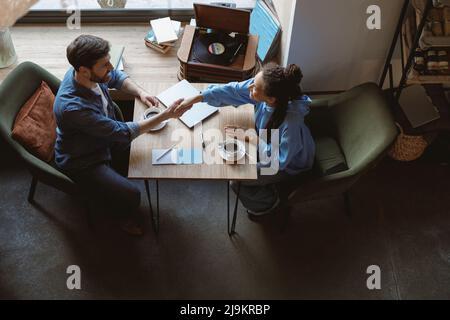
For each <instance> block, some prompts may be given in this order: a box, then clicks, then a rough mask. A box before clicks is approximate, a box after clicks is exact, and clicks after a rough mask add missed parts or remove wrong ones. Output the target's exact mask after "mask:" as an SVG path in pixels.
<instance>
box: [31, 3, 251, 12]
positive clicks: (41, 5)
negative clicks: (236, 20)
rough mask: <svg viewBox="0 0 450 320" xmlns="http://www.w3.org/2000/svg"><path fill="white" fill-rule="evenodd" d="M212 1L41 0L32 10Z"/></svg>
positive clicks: (179, 6) (143, 7)
mask: <svg viewBox="0 0 450 320" xmlns="http://www.w3.org/2000/svg"><path fill="white" fill-rule="evenodd" d="M255 1H256V0H236V1H230V0H218V1H216V2H232V3H235V4H236V6H237V8H253V7H254V6H255ZM194 2H197V3H211V2H214V1H210V0H59V1H58V0H56V1H55V0H40V1H39V2H38V3H37V4H35V5H34V6H33V7H32V9H31V10H35V11H37V10H61V9H66V8H67V7H75V8H80V9H81V10H95V9H118V8H119V9H120V8H124V9H141V10H149V9H150V10H151V9H155V10H156V9H192V4H193V3H194Z"/></svg>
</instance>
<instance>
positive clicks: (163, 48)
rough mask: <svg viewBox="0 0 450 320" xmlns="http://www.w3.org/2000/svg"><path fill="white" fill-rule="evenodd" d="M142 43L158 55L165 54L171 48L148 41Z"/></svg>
mask: <svg viewBox="0 0 450 320" xmlns="http://www.w3.org/2000/svg"><path fill="white" fill-rule="evenodd" d="M144 42H145V45H146V46H147V47H149V48H150V49H153V50H156V51H158V52H160V53H167V52H168V51H169V50H170V48H172V47H170V46H161V45H159V44H155V43H153V42H150V41H144Z"/></svg>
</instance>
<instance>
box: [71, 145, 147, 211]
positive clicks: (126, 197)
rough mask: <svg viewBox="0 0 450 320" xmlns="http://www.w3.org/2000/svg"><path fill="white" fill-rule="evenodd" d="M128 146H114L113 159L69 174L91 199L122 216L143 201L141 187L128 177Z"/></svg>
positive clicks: (133, 209)
mask: <svg viewBox="0 0 450 320" xmlns="http://www.w3.org/2000/svg"><path fill="white" fill-rule="evenodd" d="M128 159H129V149H128V150H123V148H122V149H121V150H115V151H114V152H113V153H112V161H111V163H105V162H103V163H99V164H96V165H93V166H91V167H89V168H87V169H84V170H81V171H79V172H76V173H70V172H68V173H67V174H68V175H69V177H70V178H71V179H73V180H74V181H75V183H77V184H78V185H79V187H80V188H81V190H82V192H83V193H84V194H85V196H87V198H88V199H89V200H92V201H94V202H95V203H96V204H99V205H101V206H102V207H103V208H106V209H109V210H111V211H113V213H115V214H117V215H119V216H122V217H123V216H126V215H134V214H136V212H137V210H138V208H139V206H140V203H141V192H140V190H139V188H138V187H137V186H136V185H135V184H134V183H133V182H132V181H130V180H128V179H127V178H126V176H127V175H128Z"/></svg>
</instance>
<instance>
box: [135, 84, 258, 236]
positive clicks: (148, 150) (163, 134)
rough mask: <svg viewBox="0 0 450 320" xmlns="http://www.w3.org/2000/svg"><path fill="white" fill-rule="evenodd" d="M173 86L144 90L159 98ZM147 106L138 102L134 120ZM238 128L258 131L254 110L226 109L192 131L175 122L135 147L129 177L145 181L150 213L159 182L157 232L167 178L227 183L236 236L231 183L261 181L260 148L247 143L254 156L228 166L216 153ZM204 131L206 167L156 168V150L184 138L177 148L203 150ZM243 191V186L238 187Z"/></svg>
mask: <svg viewBox="0 0 450 320" xmlns="http://www.w3.org/2000/svg"><path fill="white" fill-rule="evenodd" d="M193 85H194V86H195V87H196V88H197V89H199V90H203V89H204V88H205V87H206V86H207V85H206V84H193ZM170 86H171V84H170V83H148V84H144V87H145V88H146V89H147V90H148V92H149V93H150V94H152V95H157V94H158V93H160V92H162V91H163V90H165V89H167V88H169V87H170ZM145 109H146V106H144V104H143V103H142V102H141V101H139V100H136V102H135V107H134V121H139V120H141V119H142V116H143V113H144V111H145ZM227 125H235V126H239V127H242V128H245V129H254V127H255V120H254V107H253V105H245V106H241V107H239V108H234V107H224V108H220V109H219V111H218V112H217V113H216V114H214V115H212V116H211V117H209V118H208V119H206V120H204V121H203V124H200V125H198V126H196V127H195V128H194V129H189V128H188V127H187V126H185V125H184V124H183V123H182V122H181V121H180V120H178V119H172V120H170V121H169V123H168V124H167V125H166V126H165V127H164V128H163V129H162V130H160V131H157V132H152V133H147V134H143V135H141V136H140V137H138V138H137V139H135V140H134V141H133V142H132V144H131V152H130V165H129V171H128V177H129V178H130V179H139V180H144V182H145V185H146V191H147V197H148V200H149V204H150V211H151V213H152V216H153V210H152V205H151V200H150V192H149V185H148V180H149V179H155V180H156V196H157V205H156V216H154V217H153V222H154V226H155V228H156V230H158V225H159V180H163V179H166V180H167V179H173V180H175V179H192V180H224V181H226V183H227V190H228V192H227V196H228V206H227V213H228V232H229V234H230V235H231V234H233V233H234V228H235V223H236V213H237V204H238V199H237V198H236V203H235V207H234V213H233V220H232V224H231V228H230V217H229V214H230V210H229V207H230V206H229V181H230V180H235V181H243V180H256V179H257V168H256V160H255V159H257V148H256V146H255V145H254V144H251V143H247V144H246V148H247V151H248V153H249V155H250V157H245V159H243V160H242V161H241V162H239V164H227V163H226V161H224V160H222V159H221V158H220V156H219V154H218V152H216V150H217V147H218V144H219V143H220V142H222V141H223V140H224V139H225V134H224V132H225V130H224V128H225V126H227ZM202 130H203V136H204V141H205V144H206V148H205V149H204V150H203V160H204V161H203V164H198V165H152V149H165V148H170V147H171V146H172V145H173V144H174V143H175V142H177V141H179V140H180V139H181V137H182V138H183V139H182V140H181V142H180V143H179V144H178V145H177V147H182V148H198V149H202V144H201V138H200V135H201V132H202ZM238 189H239V187H238Z"/></svg>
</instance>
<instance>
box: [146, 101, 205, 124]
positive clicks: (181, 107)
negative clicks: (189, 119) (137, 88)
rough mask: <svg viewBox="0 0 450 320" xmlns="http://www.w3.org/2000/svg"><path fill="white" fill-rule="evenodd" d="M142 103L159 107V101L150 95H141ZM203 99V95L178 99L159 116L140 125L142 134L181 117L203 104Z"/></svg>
mask: <svg viewBox="0 0 450 320" xmlns="http://www.w3.org/2000/svg"><path fill="white" fill-rule="evenodd" d="M140 98H141V101H142V102H144V103H145V104H146V105H147V106H148V107H157V106H158V105H159V103H158V100H157V99H156V98H155V97H151V96H148V95H145V94H144V95H141V97H140ZM202 100H203V97H202V95H201V94H199V95H197V96H194V97H191V98H187V99H178V100H176V101H175V102H174V103H172V105H170V106H169V107H168V108H166V109H165V110H164V111H163V112H161V113H159V114H158V115H156V116H154V117H151V118H150V119H147V120H144V121H142V122H140V123H139V129H140V132H141V133H143V132H148V131H149V130H152V129H153V128H154V127H156V126H158V125H159V124H160V123H161V122H163V121H166V120H169V119H172V118H179V117H181V116H182V115H183V114H184V113H185V112H186V111H188V110H190V109H191V108H192V106H193V105H194V104H196V103H198V102H201V101H202Z"/></svg>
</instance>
